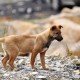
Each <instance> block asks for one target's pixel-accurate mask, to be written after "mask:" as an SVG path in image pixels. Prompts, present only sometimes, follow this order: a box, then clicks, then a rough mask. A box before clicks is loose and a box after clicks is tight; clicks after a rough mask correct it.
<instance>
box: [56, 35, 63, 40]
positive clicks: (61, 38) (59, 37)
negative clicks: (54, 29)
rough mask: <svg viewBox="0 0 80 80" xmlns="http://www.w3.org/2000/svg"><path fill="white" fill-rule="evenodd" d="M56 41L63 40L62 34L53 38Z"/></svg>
mask: <svg viewBox="0 0 80 80" xmlns="http://www.w3.org/2000/svg"><path fill="white" fill-rule="evenodd" d="M55 39H56V40H57V41H62V40H63V37H62V36H58V37H56V38H55Z"/></svg>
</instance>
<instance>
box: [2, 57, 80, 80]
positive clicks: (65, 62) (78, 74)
mask: <svg viewBox="0 0 80 80" xmlns="http://www.w3.org/2000/svg"><path fill="white" fill-rule="evenodd" d="M1 59H2V56H0V80H80V59H79V58H78V57H77V56H75V57H71V58H70V57H66V58H65V59H60V58H59V56H57V57H51V56H49V57H48V56H46V57H45V59H46V66H47V67H49V70H42V69H41V64H40V60H39V56H38V57H37V59H36V64H35V65H36V67H37V70H36V71H33V70H32V69H31V66H30V57H20V56H18V57H17V59H16V60H15V65H16V67H15V69H14V70H13V71H10V70H9V69H8V70H4V68H3V66H2V63H1Z"/></svg>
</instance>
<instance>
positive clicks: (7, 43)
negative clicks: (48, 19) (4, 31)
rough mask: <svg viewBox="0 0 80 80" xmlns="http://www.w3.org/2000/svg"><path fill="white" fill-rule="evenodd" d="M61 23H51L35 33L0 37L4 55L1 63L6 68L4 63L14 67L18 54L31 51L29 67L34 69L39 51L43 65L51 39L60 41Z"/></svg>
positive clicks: (61, 38)
mask: <svg viewBox="0 0 80 80" xmlns="http://www.w3.org/2000/svg"><path fill="white" fill-rule="evenodd" d="M61 28H62V26H61V25H57V26H56V25H53V26H51V27H50V28H49V29H47V30H45V31H43V32H42V33H40V34H36V35H23V34H22V35H10V36H6V37H3V38H0V42H1V43H2V48H3V50H4V52H5V54H6V55H5V56H4V58H3V59H2V64H3V66H4V68H6V63H7V61H8V64H9V65H10V69H11V70H13V69H14V60H15V59H16V57H17V56H18V55H27V53H31V61H30V63H31V67H32V69H35V66H34V63H35V58H36V56H37V54H38V53H40V59H41V65H42V68H43V69H47V68H46V66H45V53H46V50H47V49H48V48H49V46H50V44H51V42H52V41H53V40H57V41H61V40H63V37H62V35H61Z"/></svg>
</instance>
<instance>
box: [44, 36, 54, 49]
mask: <svg viewBox="0 0 80 80" xmlns="http://www.w3.org/2000/svg"><path fill="white" fill-rule="evenodd" d="M53 40H54V38H53V37H52V36H50V35H49V36H48V41H47V43H45V44H44V48H49V46H50V44H51V42H52V41H53Z"/></svg>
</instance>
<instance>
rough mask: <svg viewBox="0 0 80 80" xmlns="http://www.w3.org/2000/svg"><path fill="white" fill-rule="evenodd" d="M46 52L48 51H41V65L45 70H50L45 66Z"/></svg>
mask: <svg viewBox="0 0 80 80" xmlns="http://www.w3.org/2000/svg"><path fill="white" fill-rule="evenodd" d="M45 53H46V51H44V52H41V53H40V59H41V65H42V68H43V69H44V70H48V68H46V66H45Z"/></svg>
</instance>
